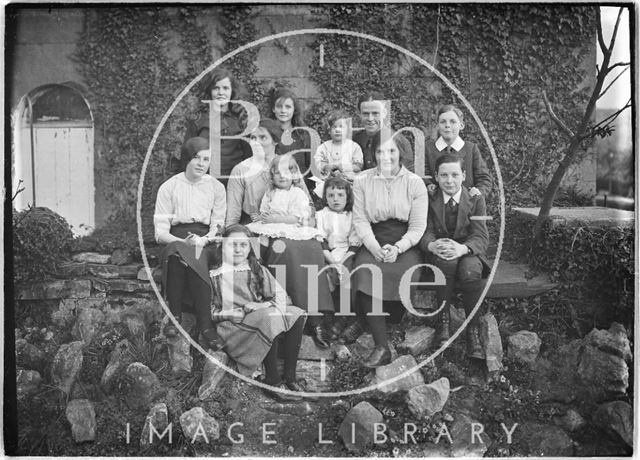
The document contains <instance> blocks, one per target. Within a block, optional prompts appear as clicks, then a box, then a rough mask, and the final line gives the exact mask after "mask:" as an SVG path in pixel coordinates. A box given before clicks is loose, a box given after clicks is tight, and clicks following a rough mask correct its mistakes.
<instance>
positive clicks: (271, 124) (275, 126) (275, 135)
mask: <svg viewBox="0 0 640 460" xmlns="http://www.w3.org/2000/svg"><path fill="white" fill-rule="evenodd" d="M258 128H264V129H266V130H267V132H268V133H269V135H270V136H271V139H273V143H274V144H279V143H280V139H281V138H282V128H281V127H280V123H278V122H277V121H275V120H271V119H269V118H262V119H261V120H260V123H258Z"/></svg>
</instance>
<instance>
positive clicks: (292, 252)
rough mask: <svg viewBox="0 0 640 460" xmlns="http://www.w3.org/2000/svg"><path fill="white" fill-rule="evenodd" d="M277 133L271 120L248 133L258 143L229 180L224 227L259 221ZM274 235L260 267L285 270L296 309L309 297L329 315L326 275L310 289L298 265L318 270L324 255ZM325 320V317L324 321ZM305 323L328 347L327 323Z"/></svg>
mask: <svg viewBox="0 0 640 460" xmlns="http://www.w3.org/2000/svg"><path fill="white" fill-rule="evenodd" d="M281 134H282V131H281V130H280V127H279V125H278V124H277V123H276V122H275V121H273V120H262V121H260V125H259V127H258V128H257V129H256V130H255V131H254V132H253V133H252V134H251V138H252V140H253V142H254V143H255V144H258V145H256V149H255V153H254V156H253V157H252V158H251V159H249V160H245V161H243V162H242V163H240V164H239V165H238V166H237V167H236V168H234V170H233V171H232V174H231V176H232V177H231V179H230V180H229V187H228V190H227V196H228V202H227V205H228V211H227V220H226V225H227V226H229V225H233V224H236V223H238V222H240V223H250V222H259V221H261V220H262V217H261V214H260V206H261V203H262V198H263V197H264V196H265V194H266V193H267V191H268V190H269V188H270V183H271V173H270V165H271V161H273V159H274V158H276V154H275V149H276V145H277V143H278V142H279V141H280V135H281ZM267 161H269V163H267ZM296 169H297V168H296ZM299 185H300V188H302V190H303V191H304V193H305V195H306V196H307V199H308V201H309V209H310V211H311V217H310V218H309V223H308V225H309V227H312V226H313V224H314V223H315V218H314V217H313V216H314V209H313V206H312V202H311V199H310V198H309V192H308V190H307V188H306V186H305V185H304V182H300V184H299ZM312 230H313V229H312ZM278 236H279V237H276V236H274V237H272V238H269V242H268V246H267V247H266V249H264V250H263V253H262V259H263V260H264V264H265V265H266V266H267V267H269V269H270V270H272V273H274V274H275V273H276V268H275V266H277V265H279V266H284V267H285V268H286V276H285V279H286V286H285V288H286V290H287V293H288V294H289V296H290V297H291V300H292V302H293V303H294V304H295V305H296V306H298V307H300V308H302V309H303V310H305V311H307V312H308V311H309V306H310V297H312V299H311V300H317V301H318V310H319V311H320V312H327V315H329V316H330V315H331V314H332V313H333V301H332V300H331V294H330V291H329V284H328V281H327V279H326V276H319V277H318V281H317V283H316V286H313V285H311V286H310V283H309V280H308V277H307V271H306V269H301V265H315V266H317V267H318V270H321V269H322V268H323V267H324V265H325V264H324V255H323V252H322V246H321V245H320V242H319V241H318V240H316V239H302V240H299V239H298V240H297V239H294V238H290V237H289V236H292V235H284V234H281V235H278ZM313 283H315V281H313ZM315 287H317V289H313V290H311V294H309V291H310V288H315ZM316 292H317V295H316ZM329 319H330V318H327V321H328V320H329ZM307 324H308V326H309V329H310V332H311V336H312V337H313V339H314V341H315V343H316V344H317V345H318V346H320V347H323V348H327V347H328V346H329V341H328V333H327V331H326V327H327V324H325V322H323V321H321V318H320V317H319V316H318V315H310V316H309V320H308V321H307Z"/></svg>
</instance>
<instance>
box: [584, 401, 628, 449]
mask: <svg viewBox="0 0 640 460" xmlns="http://www.w3.org/2000/svg"><path fill="white" fill-rule="evenodd" d="M593 421H594V423H595V424H596V425H597V426H599V427H601V428H603V429H604V430H606V431H609V432H614V433H617V434H618V435H619V436H620V437H621V438H622V440H623V441H624V442H625V443H627V445H628V446H630V447H632V446H633V407H631V405H630V404H629V403H626V402H624V401H612V402H608V403H606V404H601V405H600V406H598V408H597V409H596V411H595V413H594V414H593Z"/></svg>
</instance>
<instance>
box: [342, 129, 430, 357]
mask: <svg viewBox="0 0 640 460" xmlns="http://www.w3.org/2000/svg"><path fill="white" fill-rule="evenodd" d="M398 137H401V136H400V135H396V136H394V137H392V138H391V139H389V140H388V141H386V142H385V143H383V144H381V145H380V147H378V149H377V150H376V161H377V166H376V167H375V168H373V169H368V170H365V171H363V172H362V173H360V175H359V176H358V177H356V179H355V182H354V187H353V195H354V204H353V224H354V226H355V228H356V232H357V233H358V236H359V237H360V238H361V239H362V243H363V246H362V247H361V248H360V250H359V251H358V253H357V254H356V258H355V262H354V270H355V269H357V268H358V267H360V266H361V265H363V264H373V265H375V266H376V267H377V268H378V269H379V270H380V271H381V272H382V288H381V291H382V292H381V293H380V292H378V293H376V289H375V287H376V286H374V285H373V283H374V282H375V278H373V277H372V271H371V270H370V269H368V268H367V267H362V268H360V269H358V270H357V271H356V272H355V273H354V275H353V279H354V285H353V286H354V289H355V290H356V291H357V304H358V307H359V310H360V311H359V312H360V313H361V314H363V315H366V316H365V317H366V321H367V323H368V325H369V328H370V329H371V333H372V335H373V340H374V342H375V348H374V350H373V351H372V353H371V355H370V356H369V357H368V358H367V360H366V361H365V363H364V365H365V366H367V367H378V366H382V365H384V364H388V363H389V362H390V360H391V352H390V350H389V346H388V342H387V331H386V322H385V317H384V316H381V315H368V313H371V312H373V302H374V300H378V301H383V306H384V310H387V311H389V312H390V313H392V314H398V315H400V317H401V315H402V313H403V310H402V309H403V305H402V303H401V302H400V293H399V289H398V287H399V285H400V280H401V278H402V276H403V275H404V273H405V271H407V270H408V269H410V268H411V267H413V266H414V265H418V264H421V263H423V261H422V254H421V252H420V250H419V249H418V248H417V247H416V245H417V244H418V242H419V241H420V238H421V237H422V235H423V234H424V231H425V229H426V227H427V212H428V208H429V195H428V193H427V188H426V186H425V185H424V182H423V181H422V179H421V178H420V177H419V176H417V175H416V174H414V173H412V172H410V171H409V170H407V168H405V167H404V166H403V165H402V164H401V163H400V157H405V156H408V155H411V152H404V151H401V149H404V147H403V146H404V145H409V144H408V143H407V142H400V141H399V140H398V139H397V138H398ZM405 141H406V140H405ZM419 274H420V270H416V271H415V272H414V276H413V278H412V281H413V282H416V281H418V279H419ZM374 296H375V297H376V299H374ZM380 296H381V298H380Z"/></svg>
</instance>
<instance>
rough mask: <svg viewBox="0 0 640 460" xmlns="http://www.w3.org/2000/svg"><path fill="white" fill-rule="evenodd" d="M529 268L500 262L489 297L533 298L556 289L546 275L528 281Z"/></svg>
mask: <svg viewBox="0 0 640 460" xmlns="http://www.w3.org/2000/svg"><path fill="white" fill-rule="evenodd" d="M528 271H529V267H528V266H527V265H526V264H515V263H512V262H507V261H504V260H500V261H499V263H498V269H497V270H496V275H495V277H494V278H493V282H492V283H491V287H490V288H489V292H487V297H491V298H508V297H517V298H521V297H531V296H534V295H539V294H543V293H545V292H547V291H549V290H551V289H553V288H555V287H556V284H555V283H552V282H551V280H550V279H549V276H548V275H547V274H546V273H541V274H538V275H536V276H535V277H532V278H529V279H527V272H528Z"/></svg>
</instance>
